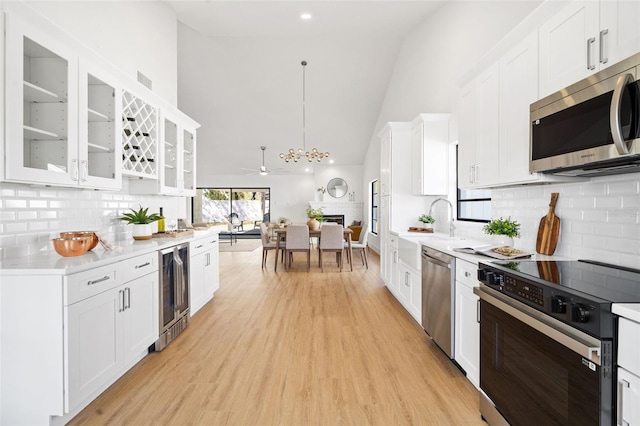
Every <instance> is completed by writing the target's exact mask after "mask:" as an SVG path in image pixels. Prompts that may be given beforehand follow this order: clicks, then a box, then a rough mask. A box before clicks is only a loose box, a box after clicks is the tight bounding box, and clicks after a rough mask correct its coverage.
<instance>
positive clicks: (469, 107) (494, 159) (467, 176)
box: [458, 63, 500, 188]
mask: <svg viewBox="0 0 640 426" xmlns="http://www.w3.org/2000/svg"><path fill="white" fill-rule="evenodd" d="M499 71H500V68H499V66H498V64H497V63H495V64H493V65H492V66H490V67H489V68H488V69H486V70H485V71H484V72H482V73H481V74H479V75H478V76H477V77H476V78H475V80H474V81H473V82H471V83H470V84H469V85H468V86H466V87H465V88H464V89H463V90H462V92H461V105H460V114H461V118H460V119H461V126H460V140H459V141H458V143H459V154H460V160H459V161H460V163H459V167H458V185H459V186H460V187H461V188H478V187H487V186H491V185H493V184H496V183H498V182H499V165H498V159H499V154H498V148H499V146H498V142H499V137H500V121H499V115H500V101H499V96H498V93H499V88H500V80H499V75H500V73H499Z"/></svg>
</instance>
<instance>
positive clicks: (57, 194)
mask: <svg viewBox="0 0 640 426" xmlns="http://www.w3.org/2000/svg"><path fill="white" fill-rule="evenodd" d="M0 195H1V199H0V256H1V257H5V258H6V257H14V256H22V255H26V254H34V253H37V252H38V251H41V250H50V249H51V247H52V246H51V239H52V238H55V237H57V236H58V233H59V232H62V231H83V230H90V231H98V232H100V233H101V235H102V236H104V238H106V239H107V240H108V241H111V242H115V243H118V242H122V243H124V242H129V243H130V242H131V241H132V237H131V228H130V227H128V226H127V225H126V223H125V222H123V221H121V220H119V219H118V218H119V217H120V216H121V215H122V213H124V212H126V211H128V210H129V209H130V208H136V209H137V208H138V206H139V205H142V206H144V207H149V211H153V212H157V211H159V208H160V207H163V208H164V215H165V216H166V217H167V218H173V219H175V218H177V217H185V216H186V213H185V212H186V202H187V201H186V200H185V198H183V197H165V196H160V195H132V194H129V185H128V181H127V180H126V179H124V180H123V190H122V191H118V192H110V191H94V190H89V189H76V188H53V187H44V186H43V187H38V186H31V185H24V184H17V183H7V182H0Z"/></svg>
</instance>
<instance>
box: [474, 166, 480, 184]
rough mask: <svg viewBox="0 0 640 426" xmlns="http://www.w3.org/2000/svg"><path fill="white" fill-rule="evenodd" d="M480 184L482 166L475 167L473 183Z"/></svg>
mask: <svg viewBox="0 0 640 426" xmlns="http://www.w3.org/2000/svg"><path fill="white" fill-rule="evenodd" d="M478 182H480V164H476V165H475V166H473V183H478Z"/></svg>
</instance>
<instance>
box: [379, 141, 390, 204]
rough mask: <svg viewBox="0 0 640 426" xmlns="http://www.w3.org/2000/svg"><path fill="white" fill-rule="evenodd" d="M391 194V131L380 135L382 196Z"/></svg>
mask: <svg viewBox="0 0 640 426" xmlns="http://www.w3.org/2000/svg"><path fill="white" fill-rule="evenodd" d="M390 194H391V131H387V132H384V134H381V135H380V196H381V197H384V196H387V195H390Z"/></svg>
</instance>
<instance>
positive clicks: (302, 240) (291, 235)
mask: <svg viewBox="0 0 640 426" xmlns="http://www.w3.org/2000/svg"><path fill="white" fill-rule="evenodd" d="M294 252H306V253H307V269H310V268H311V244H310V243H309V227H308V226H307V225H289V226H287V236H286V243H285V269H287V268H288V267H290V266H291V264H292V263H293V253H294Z"/></svg>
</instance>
